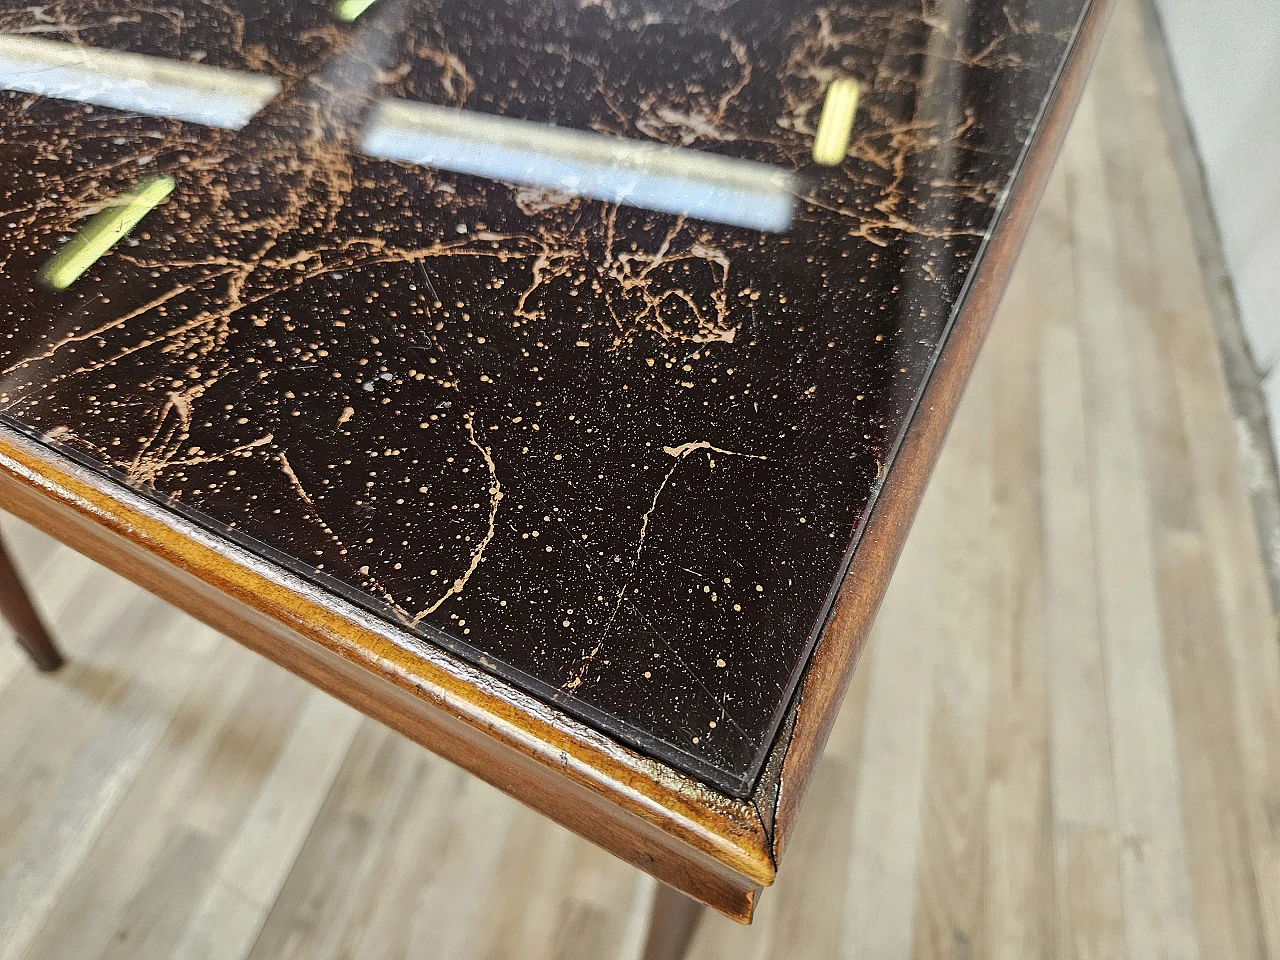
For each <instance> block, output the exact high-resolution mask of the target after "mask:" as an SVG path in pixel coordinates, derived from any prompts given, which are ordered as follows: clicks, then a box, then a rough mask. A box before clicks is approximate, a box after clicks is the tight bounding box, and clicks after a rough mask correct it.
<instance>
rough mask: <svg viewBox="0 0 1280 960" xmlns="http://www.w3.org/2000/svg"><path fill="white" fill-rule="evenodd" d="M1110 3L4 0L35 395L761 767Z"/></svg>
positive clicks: (290, 548)
mask: <svg viewBox="0 0 1280 960" xmlns="http://www.w3.org/2000/svg"><path fill="white" fill-rule="evenodd" d="M1086 5H1087V0H999V2H996V0H940V2H937V3H934V2H927V0H926V2H921V0H850V2H843V3H819V2H810V0H795V2H790V3H776V2H766V0H738V2H730V0H702V2H688V0H682V2H664V0H521V2H515V0H440V2H425V0H424V2H408V0H374V2H368V0H338V2H337V3H333V4H330V3H321V2H310V0H291V2H286V0H253V2H249V0H219V2H214V0H204V2H202V0H186V2H182V0H173V2H170V3H161V4H157V5H149V6H142V5H138V4H136V3H124V2H119V3H117V2H114V0H92V2H90V0H78V2H77V0H52V2H48V3H42V4H39V5H34V6H33V5H29V4H27V3H13V2H2V0H0V90H2V91H3V92H0V164H3V168H4V170H5V171H6V174H7V175H6V176H5V178H4V182H3V184H2V185H0V293H2V296H0V303H2V304H3V306H2V307H0V418H3V421H4V422H5V424H6V425H7V426H9V427H10V428H13V429H18V430H21V431H23V432H25V433H27V434H29V435H31V436H34V437H37V438H39V439H40V440H41V441H42V442H44V443H46V444H48V445H50V446H51V447H54V448H56V449H58V450H60V451H62V452H63V453H65V454H67V455H69V456H72V457H75V458H76V459H78V460H80V461H81V462H82V463H85V464H88V465H89V466H91V467H92V468H94V469H96V470H99V471H102V472H103V473H106V474H108V475H110V476H113V477H115V478H117V479H119V480H121V481H123V482H127V483H128V484H130V485H132V486H133V487H135V488H136V489H138V490H141V491H143V492H144V493H146V494H147V495H148V496H150V497H153V498H155V499H157V500H158V501H159V502H161V503H163V504H165V505H166V506H167V507H169V508H171V509H173V510H175V511H177V512H180V513H182V514H184V515H185V516H187V517H188V518H191V519H195V520H197V521H198V522H200V523H202V524H204V525H205V526H207V527H209V528H210V529H213V530H215V531H217V532H219V533H221V534H223V535H225V536H227V537H229V538H231V539H234V540H236V541H237V542H239V543H241V544H242V545H245V546H248V547H249V548H250V549H252V550H254V551H255V552H257V553H259V554H261V555H262V556H264V557H267V558H269V559H271V560H273V561H275V562H277V563H280V564H282V565H285V566H287V567H289V568H290V569H292V570H294V571H296V572H298V573H300V574H302V575H304V576H306V577H309V578H311V579H313V580H314V581H316V582H317V583H319V584H321V585H323V586H325V587H326V588H328V589H329V590H331V591H333V592H335V593H338V594H340V595H342V596H344V597H346V598H347V599H349V600H353V601H355V602H357V603H360V604H362V605H364V606H366V607H367V608H369V609H372V610H374V611H377V612H378V613H380V614H382V615H384V616H386V617H387V618H389V619H391V620H394V621H395V622H397V623H399V624H400V625H401V626H403V627H404V628H405V629H406V630H407V631H409V632H411V633H412V634H413V635H414V636H415V637H416V638H417V641H416V642H422V643H431V644H437V645H439V646H442V647H445V648H447V649H449V650H450V651H452V652H454V653H456V654H457V655H458V656H461V657H463V658H465V659H466V660H468V661H470V662H472V663H474V664H476V665H478V666H480V667H482V668H483V669H485V670H488V671H490V672H491V673H493V674H495V675H497V676H500V677H502V678H504V679H506V680H508V681H510V682H512V683H514V684H516V685H518V686H520V687H522V688H523V689H525V690H527V691H528V692H530V693H532V694H534V695H535V696H538V697H540V698H543V699H545V700H547V701H548V702H551V703H554V704H555V705H556V706H557V707H558V708H559V709H561V710H563V711H564V712H565V713H567V714H569V715H571V716H574V717H576V718H578V719H580V720H582V721H584V722H586V723H588V724H591V725H592V726H594V727H596V728H598V729H601V730H603V731H605V732H607V733H609V734H610V735H612V736H615V737H617V738H618V739H620V740H622V741H623V742H625V743H628V744H630V745H632V746H633V747H635V748H637V749H639V750H641V751H642V752H645V753H648V754H650V755H652V756H655V757H658V758H659V759H661V760H663V761H665V762H667V763H669V764H671V765H673V766H675V767H677V768H679V769H681V770H684V771H686V772H687V773H689V774H691V775H693V776H695V777H697V778H699V779H701V780H703V781H704V782H707V783H709V784H711V785H713V786H715V787H717V788H719V789H721V790H724V791H726V792H728V793H730V794H733V795H737V796H745V795H747V794H748V793H749V792H750V791H751V789H752V787H753V785H754V783H755V782H756V780H757V778H758V776H759V774H760V771H761V768H762V766H763V764H764V761H765V758H766V756H767V754H768V751H769V749H770V746H771V744H772V741H773V738H774V736H775V734H776V732H777V730H778V728H779V725H780V723H781V721H782V719H783V717H784V714H785V711H786V709H787V706H788V703H789V701H790V699H791V697H792V695H793V693H794V691H795V688H796V685H797V682H798V679H799V677H800V674H801V672H802V670H803V668H804V665H805V663H806V660H807V657H808V655H809V652H810V650H811V648H812V645H813V643H814V640H815V638H816V636H817V633H818V632H819V630H820V628H821V626H822V622H823V619H824V617H825V614H826V611H827V608H828V606H829V603H830V601H831V599H832V597H833V594H834V590H835V588H836V587H837V586H838V584H839V580H840V578H841V574H842V571H843V570H844V568H845V565H846V563H847V561H848V558H849V557H850V556H851V554H852V551H853V550H855V549H856V546H857V540H858V535H859V532H860V530H861V526H862V524H863V522H864V521H865V519H866V518H867V515H868V512H869V510H870V507H871V505H872V504H873V503H874V500H875V496H876V493H877V490H878V489H879V485H880V483H881V482H882V480H883V478H884V476H885V473H886V471H888V470H891V469H892V463H893V457H894V452H895V450H896V447H897V444H898V442H899V439H900V438H901V436H902V433H903V430H904V428H905V426H906V424H907V422H908V421H909V419H910V418H911V417H912V416H913V414H914V412H915V408H916V404H917V401H918V398H919V396H920V392H921V390H922V388H923V386H924V384H925V383H926V381H927V379H928V377H929V374H930V371H931V369H932V367H933V365H934V362H935V360H936V358H937V356H938V355H939V352H940V350H942V349H943V347H944V346H945V341H946V337H947V332H948V330H949V328H950V324H951V321H952V319H953V317H954V316H955V313H956V311H957V309H958V308H959V306H960V305H961V304H962V302H963V299H964V296H965V291H966V284H967V283H968V281H969V279H970V277H971V276H972V275H973V270H974V266H975V264H976V263H977V262H978V261H979V260H980V258H981V256H982V252H983V248H984V245H985V243H986V241H987V240H988V239H989V238H990V236H991V234H992V231H993V229H994V228H995V226H996V224H997V223H998V220H999V216H1000V212H1001V209H1002V206H1003V204H1004V203H1005V200H1006V198H1007V196H1008V195H1009V192H1010V190H1011V188H1012V187H1013V186H1014V182H1015V179H1016V177H1017V173H1018V169H1019V165H1020V162H1021V158H1022V156H1023V155H1024V152H1025V150H1026V147H1027V145H1028V143H1029V141H1030V139H1031V138H1032V136H1033V135H1034V133H1035V131H1036V128H1037V123H1038V119H1039V117H1040V115H1041V113H1042V111H1043V110H1044V108H1045V105H1046V103H1047V101H1048V98H1049V96H1050V94H1051V93H1052V91H1053V88H1054V83H1055V79H1056V77H1057V75H1058V71H1059V70H1060V68H1061V65H1062V63H1063V61H1064V58H1065V56H1066V53H1067V51H1068V49H1069V47H1070V44H1071V42H1072V40H1073V37H1074V35H1075V31H1076V29H1077V25H1078V23H1079V20H1080V18H1081V16H1082V14H1083V10H1084V7H1085V6H1086ZM920 602H921V603H922V604H927V603H929V602H930V598H929V597H928V596H926V595H922V596H921V597H920Z"/></svg>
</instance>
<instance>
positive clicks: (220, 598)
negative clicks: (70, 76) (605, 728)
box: [0, 426, 774, 923]
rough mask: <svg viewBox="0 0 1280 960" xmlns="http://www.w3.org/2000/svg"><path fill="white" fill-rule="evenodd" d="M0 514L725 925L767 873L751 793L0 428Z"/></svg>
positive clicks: (765, 840)
mask: <svg viewBox="0 0 1280 960" xmlns="http://www.w3.org/2000/svg"><path fill="white" fill-rule="evenodd" d="M0 508H3V509H5V510H8V511H10V512H11V513H13V514H15V515H16V516H18V517H20V518H22V519H23V520H25V521H27V522H28V523H31V524H32V525H33V526H35V527H37V528H39V529H41V530H43V531H45V532H47V533H49V534H50V535H52V536H54V537H55V538H57V539H58V540H60V541H62V542H63V543H65V544H67V545H68V546H70V547H72V548H73V549H75V550H77V551H78V552H80V553H82V554H84V555H85V556H87V557H89V558H91V559H93V560H95V561H97V562H99V563H101V564H103V565H104V566H106V567H108V568H110V569H112V570H114V571H116V572H117V573H119V574H121V575H123V576H124V577H126V578H128V579H129V580H132V581H133V582H134V583H137V584H138V585H139V586H141V587H143V588H145V589H147V590H149V591H151V592H152V593H155V594H156V595H158V596H160V597H161V598H163V599H164V600H166V601H168V602H170V603H172V604H173V605H175V606H177V607H179V608H180V609H182V610H184V611H186V612H187V613H189V614H191V615H192V616H193V617H195V618H197V619H199V620H201V621H203V622H204V623H207V624H209V625H210V626H212V627H214V628H215V629H217V630H219V631H220V632H222V633H224V634H226V635H227V636H229V637H231V638H233V639H235V640H237V641H239V642H240V643H242V644H244V645H245V646H247V647H249V648H250V649H252V650H254V651H256V652H258V653H260V654H262V655H263V656H265V657H267V658H268V659H270V660H272V661H274V662H276V663H278V664H280V665H281V666H283V667H285V668H286V669H288V670H290V671H291V672H293V673H295V674H297V675H298V676H300V677H302V678H303V679H305V680H306V681H307V682H309V683H311V684H313V685H314V686H317V687H319V688H320V689H322V690H325V691H326V692H328V693H330V694H332V695H333V696H335V697H337V698H338V699H340V700H343V701H344V702H346V703H348V704H350V705H351V706H353V707H355V708H356V709H357V710H359V711H361V712H362V713H364V714H366V715H368V716H370V717H373V718H374V719H376V720H379V721H380V722H382V723H384V724H386V725H387V726H389V727H391V728H392V729H394V730H396V731H398V732H399V733H401V734H403V735H405V736H406V737H408V738H409V739H411V740H414V741H415V742H417V743H419V744H421V745H423V746H424V747H426V748H428V749H429V750H431V751H433V752H434V753H437V754H438V755H440V756H442V757H444V758H445V759H447V760H449V761H451V762H453V763H455V764H457V765H458V766H460V767H462V768H464V769H466V770H468V771H469V772H471V773H473V774H475V775H476V776H478V777H480V778H481V779H482V780H485V781H486V782H488V783H490V784H492V785H493V786H495V787H497V788H498V789H500V790H502V791H504V792H505V793H507V794H509V795H511V796H512V797H515V798H516V799H517V800H520V801H521V802H523V803H525V804H527V805H529V806H530V807H533V808H534V809H535V810H537V811H539V812H540V813H542V814H544V815H546V816H547V817H549V818H551V819H552V820H555V821H556V822H558V823H560V824H562V825H563V826H565V827H567V828H568V829H570V830H572V831H573V832H575V833H578V834H579V835H581V836H583V837H585V838H586V839H588V840H590V841H591V842H593V843H595V844H597V845H599V846H601V847H603V848H604V849H606V850H608V851H610V852H611V853H613V854H614V855H616V856H618V857H620V858H621V859H623V860H625V861H627V862H629V863H631V864H633V865H635V866H636V867H639V868H640V869H642V870H644V871H646V872H648V873H650V874H652V875H653V876H654V877H656V878H657V879H659V880H661V881H662V882H664V883H666V884H669V885H670V886H672V887H675V888H676V889H678V890H680V891H682V892H683V893H686V894H688V895H689V896H691V897H693V898H694V899H696V900H699V901H701V902H703V903H706V904H708V905H709V906H711V907H713V908H714V909H716V910H718V911H720V912H721V913H724V914H725V915H727V916H729V917H732V918H733V919H735V920H738V921H740V922H744V923H745V922H749V921H750V919H751V914H752V912H753V910H754V905H755V898H756V894H757V893H758V891H759V888H760V887H761V886H767V885H768V884H770V883H772V882H773V877H774V864H773V856H772V848H771V844H770V840H769V837H768V833H767V831H766V830H765V829H764V826H763V824H762V822H761V819H760V815H759V812H758V810H757V808H756V806H755V804H754V803H753V802H751V801H743V800H736V799H733V798H730V797H727V796H725V795H723V794H720V793H718V792H717V791H715V790H713V789H712V788H710V787H707V786H706V785H704V784H702V783H700V782H698V781H696V780H694V779H693V778H691V777H689V776H687V775H685V774H683V773H680V772H679V771H676V770H674V769H673V768H671V767H669V766H667V765H665V764H663V763H661V762H659V761H656V760H653V759H651V758H648V757H645V756H642V755H641V754H638V753H636V752H634V751H632V750H630V749H628V748H626V747H624V746H622V745H621V744H619V743H617V742H616V741H614V740H612V739H611V738H609V737H608V736H606V735H604V734H602V733H599V732H597V731H595V730H593V729H591V728H589V727H587V726H586V725H584V724H582V723H579V722H578V721H575V720H573V719H572V718H570V717H568V716H567V715H565V714H564V713H562V712H560V711H559V710H556V709H555V708H554V707H551V706H548V705H547V704H545V703H543V702H541V701H540V700H537V699H536V698H534V697H532V696H530V695H528V694H525V693H524V692H522V691H520V690H518V689H516V688H515V687H513V686H511V685H510V684H507V683H505V682H503V681H501V680H499V679H497V678H495V677H493V676H492V675H490V674H487V673H485V672H483V671H481V670H479V669H477V668H474V667H472V666H470V665H469V664H467V663H465V662H464V661H462V660H460V659H459V658H457V657H454V656H453V655H451V654H449V653H447V652H446V651H444V650H442V649H440V648H438V647H435V646H433V645H431V644H428V643H425V642H423V641H421V640H418V639H417V638H415V637H413V636H412V635H411V634H409V633H408V632H407V631H404V630H401V629H399V628H398V627H397V626H396V625H395V624H394V623H391V622H389V621H387V620H384V619H382V618H380V617H378V616H376V615H374V614H372V613H369V612H368V611H366V610H364V609H362V608H360V607H357V606H356V605H354V604H351V603H349V602H347V601H345V600H343V599H341V598H339V597H337V596H336V595H334V594H332V593H330V592H328V591H325V590H324V589H323V588H320V587H318V586H316V585H314V584H312V583H311V582H309V581H307V580H306V579H304V578H302V577H300V576H297V575H295V574H293V573H291V572H290V571H287V570H285V569H284V568H282V567H280V566H278V565H276V564H273V563H271V562H270V561H267V560H264V559H262V558H260V557H258V556H256V555H254V554H252V553H250V552H249V551H248V550H245V549H244V548H242V547H240V546H238V545H237V544H235V543H233V542H232V541H230V540H228V539H226V538H224V537H220V536H218V535H217V534H215V533H211V532H209V531H207V530H205V529H203V528H202V527H200V526H199V525H197V524H195V523H192V522H190V521H188V520H186V519H185V518H183V517H181V516H180V515H178V514H177V513H175V512H174V511H172V510H166V509H165V508H164V507H162V506H160V505H158V504H156V503H155V502H153V501H151V500H149V499H148V498H146V497H144V496H142V495H141V494H140V493H139V492H137V491H135V490H132V489H131V488H129V487H128V486H126V485H124V484H121V483H117V482H115V481H113V480H112V479H110V478H108V477H106V476H103V475H101V474H99V473H96V472H94V471H92V470H89V469H88V468H86V467H83V466H81V465H79V464H78V463H76V462H75V461H74V460H72V459H71V458H69V457H66V456H64V455H62V454H60V453H57V452H56V451H54V450H52V449H50V448H49V447H46V446H45V445H43V444H41V443H38V442H36V441H35V440H33V439H31V438H29V437H27V436H25V435H23V434H21V433H19V432H18V431H16V430H13V429H11V428H8V427H3V426H0Z"/></svg>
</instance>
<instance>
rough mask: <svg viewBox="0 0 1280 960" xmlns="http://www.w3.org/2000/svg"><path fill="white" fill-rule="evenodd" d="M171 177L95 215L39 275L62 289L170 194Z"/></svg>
mask: <svg viewBox="0 0 1280 960" xmlns="http://www.w3.org/2000/svg"><path fill="white" fill-rule="evenodd" d="M173 187H174V183H173V177H153V178H151V179H150V180H147V181H146V182H145V183H142V184H139V185H138V186H136V187H134V188H133V189H132V190H130V191H129V192H128V193H126V194H124V195H123V196H121V197H119V198H118V199H116V200H113V201H111V205H110V206H109V207H107V209H105V210H103V211H102V212H100V213H97V214H94V216H93V217H92V218H91V219H90V220H89V222H88V223H86V224H85V225H84V227H83V228H81V230H80V232H79V233H77V234H76V235H75V236H74V237H73V238H72V239H71V240H70V241H69V242H68V243H67V245H66V246H65V247H63V248H62V249H61V250H59V251H58V252H57V253H55V254H54V255H53V257H52V259H50V260H49V262H48V263H47V264H45V266H44V269H43V270H42V271H41V272H40V273H41V276H42V277H43V278H44V280H45V282H46V283H48V284H49V286H51V287H53V288H54V289H55V290H65V289H67V287H69V286H71V284H73V283H75V282H76V280H78V279H79V278H80V275H81V274H82V273H84V272H85V271H86V270H88V269H89V268H90V267H92V266H93V265H94V264H95V263H97V262H98V260H99V259H100V258H101V257H102V255H103V254H105V253H106V252H107V251H108V250H110V249H111V248H112V247H114V246H115V245H116V244H117V243H119V242H120V240H121V239H122V238H123V237H124V236H125V235H126V234H128V232H129V231H130V230H132V229H133V228H134V227H136V226H137V225H138V221H139V220H141V219H142V218H143V217H145V216H146V215H147V214H148V213H150V212H151V211H152V210H154V209H155V208H156V207H158V206H159V205H160V204H161V203H163V202H164V199H165V197H167V196H169V194H171V193H172V192H173Z"/></svg>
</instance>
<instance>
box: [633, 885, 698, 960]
mask: <svg viewBox="0 0 1280 960" xmlns="http://www.w3.org/2000/svg"><path fill="white" fill-rule="evenodd" d="M702 913H703V906H702V904H700V903H698V901H696V900H692V899H690V898H689V897H686V896H685V895H684V894H683V893H680V892H679V891H678V890H676V889H674V888H672V887H668V886H667V885H666V884H665V883H660V884H658V894H657V896H655V897H654V898H653V910H652V912H651V913H650V914H649V936H648V938H647V939H646V940H645V944H644V960H682V958H683V957H684V955H685V952H686V951H687V950H688V949H689V942H690V941H691V940H693V934H694V931H695V930H696V929H697V928H698V918H699V917H701V916H702Z"/></svg>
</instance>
